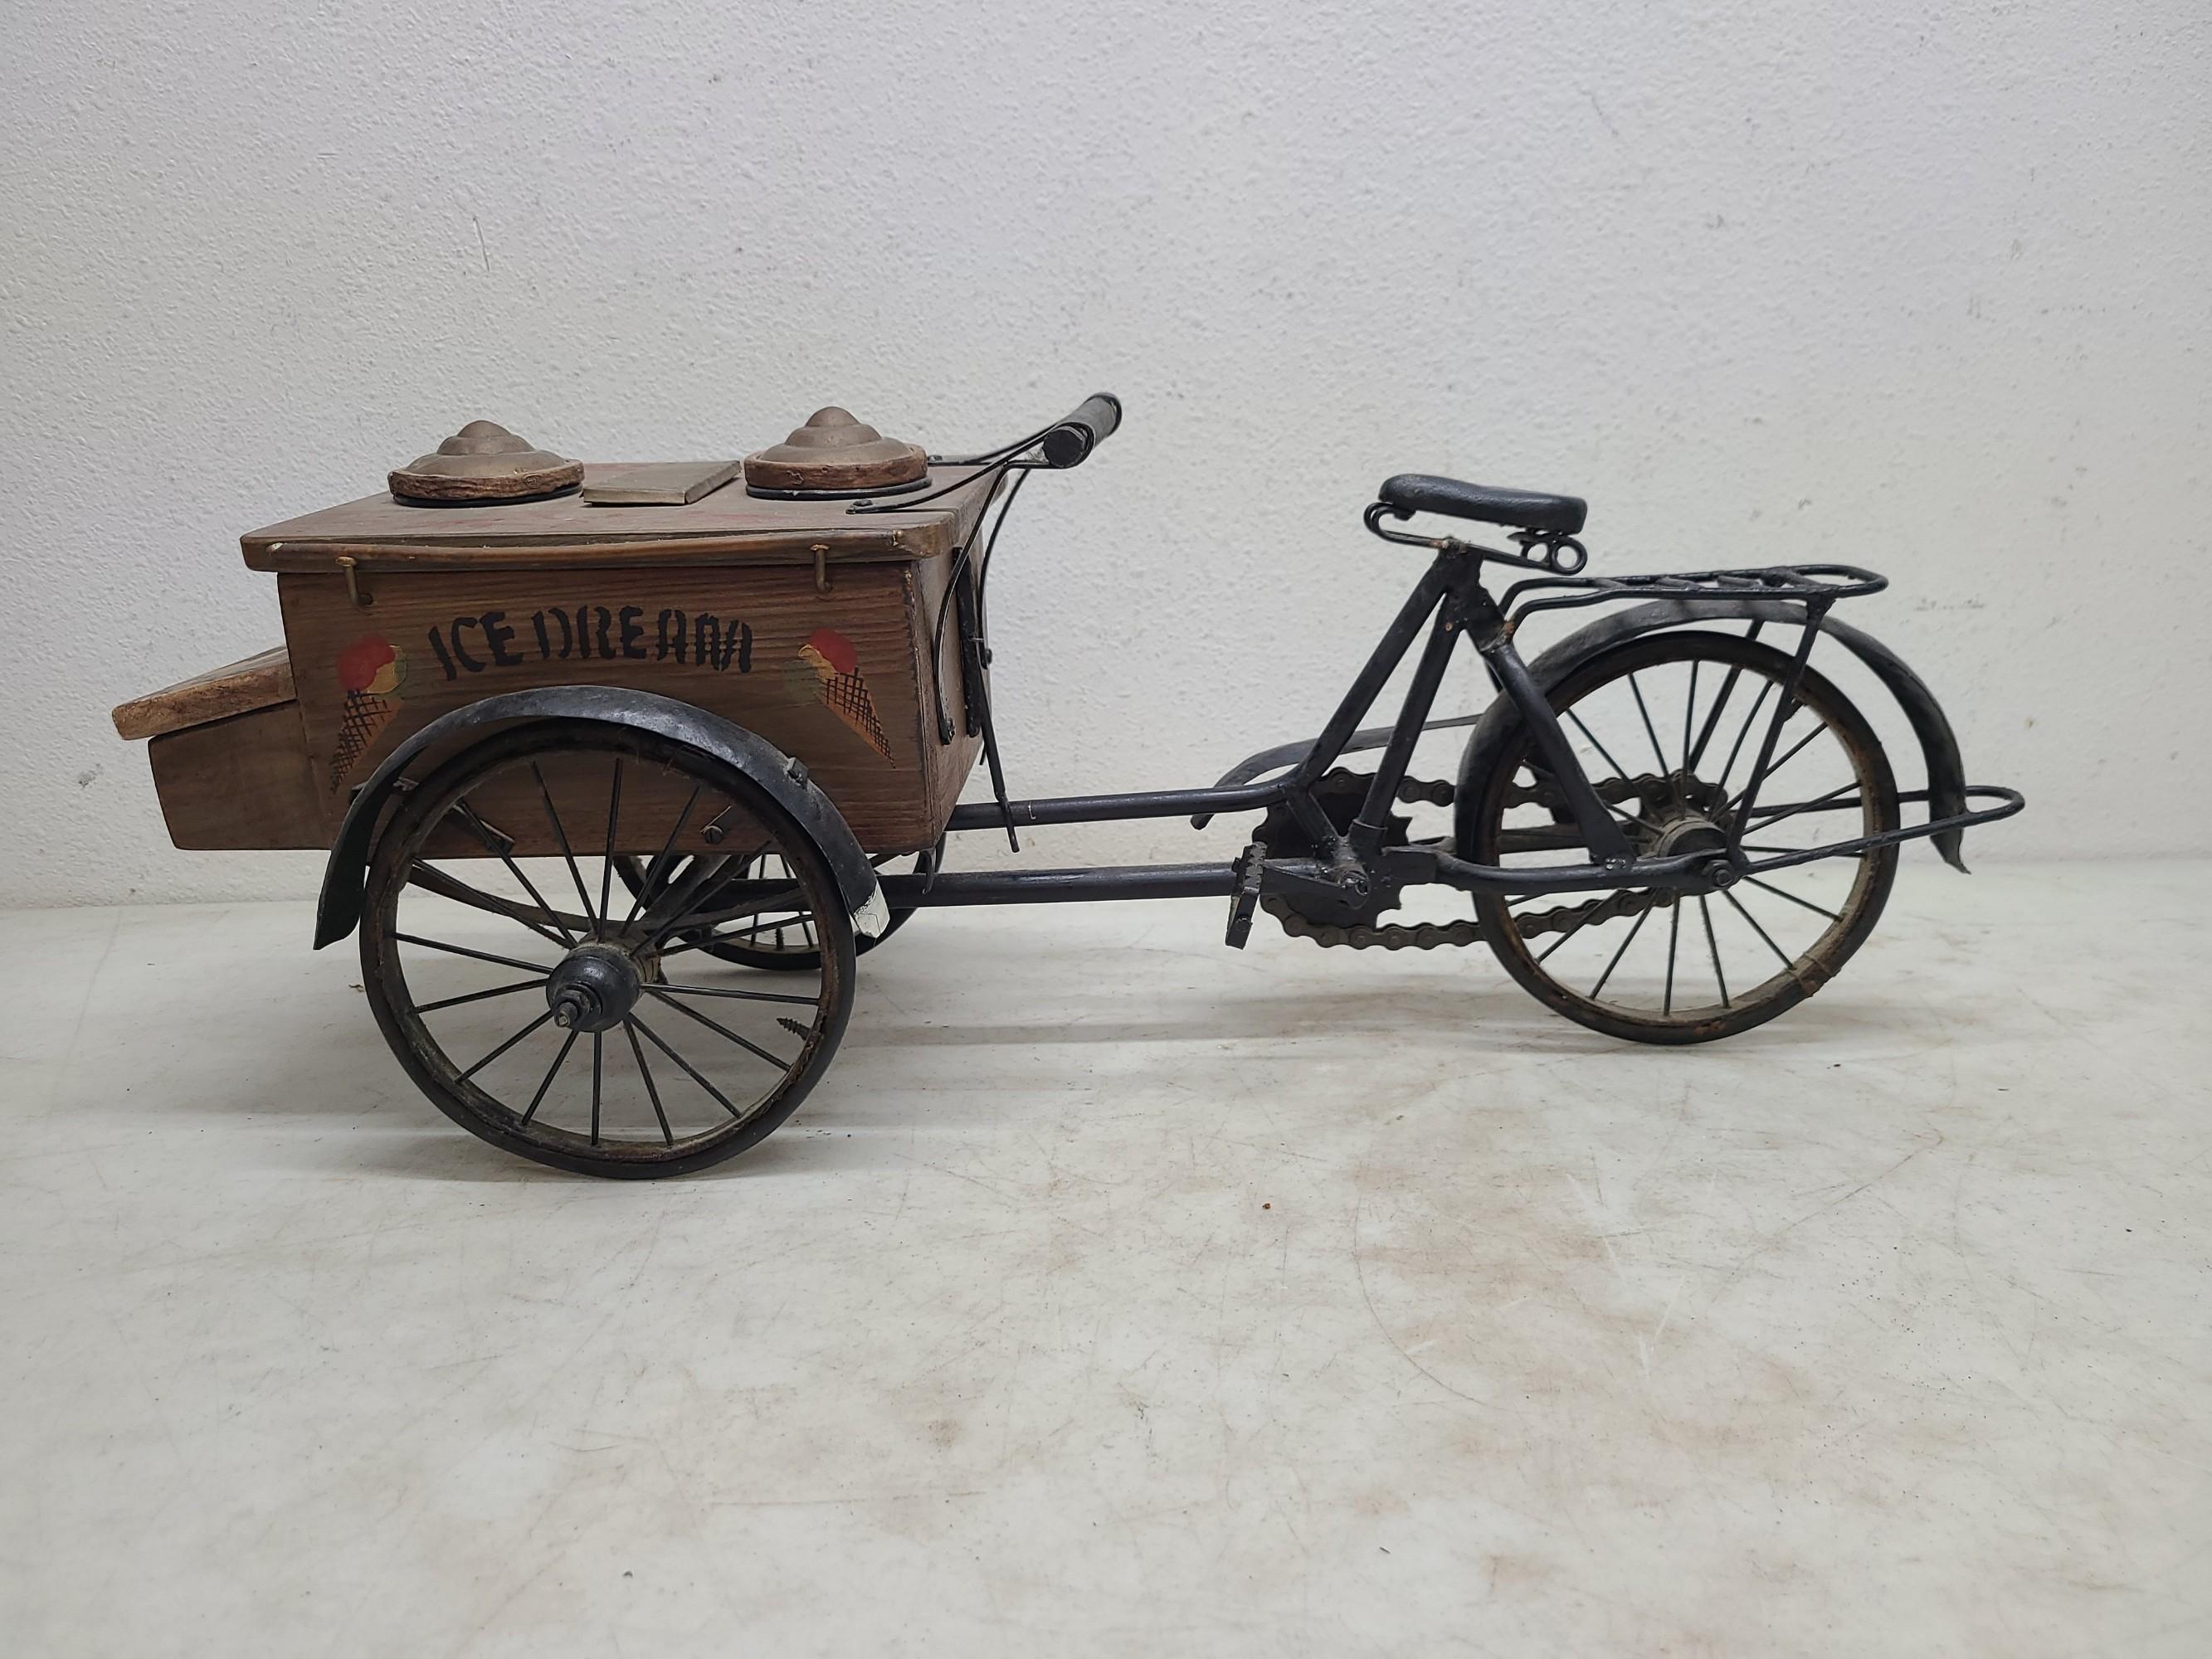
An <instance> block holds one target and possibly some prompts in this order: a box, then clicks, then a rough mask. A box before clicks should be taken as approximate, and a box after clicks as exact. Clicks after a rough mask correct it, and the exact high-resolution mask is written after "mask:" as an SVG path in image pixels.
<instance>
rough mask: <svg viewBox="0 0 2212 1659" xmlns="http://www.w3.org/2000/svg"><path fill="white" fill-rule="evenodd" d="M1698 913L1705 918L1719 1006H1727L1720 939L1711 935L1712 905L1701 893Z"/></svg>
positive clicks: (1706, 940)
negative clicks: (1719, 989)
mask: <svg viewBox="0 0 2212 1659" xmlns="http://www.w3.org/2000/svg"><path fill="white" fill-rule="evenodd" d="M1698 914H1699V915H1701V916H1703V917H1704V918H1705V949H1706V950H1708V951H1711V952H1712V957H1713V983H1714V984H1716V985H1717V986H1719V987H1721V1006H1722V1007H1723V1008H1725V1007H1727V1006H1729V994H1728V975H1725V974H1723V973H1722V972H1721V946H1720V941H1719V940H1718V939H1715V938H1714V937H1713V907H1712V906H1711V905H1710V904H1708V903H1706V902H1705V895H1704V894H1703V893H1700V894H1699V895H1698Z"/></svg>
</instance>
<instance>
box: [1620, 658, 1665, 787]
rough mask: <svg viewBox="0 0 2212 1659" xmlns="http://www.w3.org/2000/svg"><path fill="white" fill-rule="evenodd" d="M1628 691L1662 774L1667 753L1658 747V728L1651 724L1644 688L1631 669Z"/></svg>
mask: <svg viewBox="0 0 2212 1659" xmlns="http://www.w3.org/2000/svg"><path fill="white" fill-rule="evenodd" d="M1628 689H1629V690H1630V691H1631V692H1632V693H1633V694H1634V696H1635V698H1636V712H1637V713H1638V714H1641V715H1643V716H1644V733H1645V735H1647V736H1648V737H1650V739H1651V754H1652V757H1653V758H1654V759H1656V761H1657V762H1658V763H1659V770H1660V771H1661V773H1662V774H1664V773H1665V772H1666V771H1667V770H1668V766H1667V751H1666V750H1663V749H1662V748H1661V747H1660V746H1659V728H1658V727H1657V726H1654V725H1652V723H1651V710H1650V706H1649V705H1647V704H1646V703H1645V702H1644V688H1643V687H1642V686H1641V685H1639V684H1637V680H1636V671H1635V670H1634V669H1630V670H1629V671H1628Z"/></svg>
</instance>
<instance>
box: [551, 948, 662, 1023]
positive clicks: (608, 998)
mask: <svg viewBox="0 0 2212 1659" xmlns="http://www.w3.org/2000/svg"><path fill="white" fill-rule="evenodd" d="M645 982H646V975H645V974H644V973H643V972H642V971H641V969H640V968H639V965H638V962H637V959H636V958H635V957H633V956H631V955H630V953H629V951H625V950H623V949H622V948H621V947H619V946H617V945H606V944H602V943H600V942H599V941H598V940H592V941H591V942H588V943H586V944H583V945H577V946H576V947H575V949H574V950H572V951H569V952H568V955H567V956H566V957H563V958H562V961H561V963H560V965H559V966H558V967H556V968H555V969H554V970H553V972H552V975H551V976H550V977H549V978H548V979H547V980H546V981H545V1001H546V1004H547V1006H550V1008H551V1009H552V1010H553V1023H554V1024H556V1025H558V1026H560V1027H562V1029H563V1030H574V1031H605V1030H610V1029H611V1028H612V1027H614V1026H617V1025H619V1024H622V1023H623V1020H624V1019H626V1018H629V1011H630V1010H631V1009H633V1008H635V1006H637V1000H638V997H639V995H640V994H641V992H642V989H643V987H644V985H645Z"/></svg>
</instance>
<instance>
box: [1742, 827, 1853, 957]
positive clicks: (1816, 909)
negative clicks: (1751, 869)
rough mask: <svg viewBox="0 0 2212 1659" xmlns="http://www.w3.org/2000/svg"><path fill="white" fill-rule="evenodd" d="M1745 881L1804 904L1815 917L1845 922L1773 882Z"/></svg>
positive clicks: (1796, 902) (1831, 912)
mask: <svg viewBox="0 0 2212 1659" xmlns="http://www.w3.org/2000/svg"><path fill="white" fill-rule="evenodd" d="M1759 850H1760V851H1762V852H1763V851H1765V848H1760V849H1759ZM1744 879H1745V880H1746V881H1747V882H1749V883H1750V884H1752V885H1753V887H1756V888H1759V889H1760V890H1762V891H1765V892H1769V893H1771V894H1773V895H1774V896H1775V897H1777V898H1785V899H1788V900H1789V901H1790V902H1791V903H1792V904H1802V905H1803V906H1804V907H1805V908H1807V909H1808V910H1810V911H1811V912H1812V913H1813V914H1814V915H1817V916H1826V917H1827V919H1828V920H1829V921H1842V920H1843V917H1842V915H1839V914H1838V912H1836V911H1833V910H1831V909H1829V908H1827V907H1826V906H1825V905H1820V904H1815V903H1814V902H1813V901H1812V900H1810V899H1807V898H1799V897H1798V896H1797V895H1796V894H1795V893H1793V892H1791V891H1790V890H1789V889H1788V888H1786V887H1777V886H1776V885H1775V884H1773V883H1772V882H1769V881H1761V880H1760V879H1759V878H1758V877H1757V876H1746V877H1745V878H1744ZM1736 908H1737V909H1739V910H1741V909H1743V906H1742V905H1741V904H1738V905H1737V906H1736ZM1749 916H1750V913H1749V912H1748V911H1746V912H1745V917H1746V920H1749ZM1752 925H1753V927H1757V926H1758V924H1757V923H1756V922H1753V924H1752ZM1784 960H1787V958H1786V957H1785V958H1784Z"/></svg>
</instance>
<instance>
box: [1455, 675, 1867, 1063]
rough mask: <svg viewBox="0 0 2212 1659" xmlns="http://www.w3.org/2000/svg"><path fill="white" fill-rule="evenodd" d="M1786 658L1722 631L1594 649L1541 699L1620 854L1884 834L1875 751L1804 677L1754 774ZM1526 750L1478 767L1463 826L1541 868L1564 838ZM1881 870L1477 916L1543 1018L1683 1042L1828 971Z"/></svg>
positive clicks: (1850, 940) (1841, 703)
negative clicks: (1605, 816)
mask: <svg viewBox="0 0 2212 1659" xmlns="http://www.w3.org/2000/svg"><path fill="white" fill-rule="evenodd" d="M1789 666H1790V659H1789V658H1788V657H1787V656H1786V655H1784V653H1780V652H1778V651H1775V650H1773V649H1772V648H1771V647H1767V646H1764V645H1759V644H1757V643H1754V642H1753V641H1747V640H1745V639H1741V638H1738V637H1736V636H1734V635H1710V634H1679V635H1658V636H1656V637H1652V638H1648V639H1644V640H1640V641H1635V642H1634V643H1633V644H1632V645H1630V646H1627V647H1622V648H1620V650H1617V651H1614V652H1610V653H1606V655H1605V656H1603V657H1601V658H1600V659H1597V660H1596V661H1595V662H1593V663H1591V664H1589V665H1586V666H1585V667H1584V668H1583V670H1582V671H1578V672H1577V673H1576V674H1574V675H1571V676H1570V677H1569V678H1567V679H1566V680H1565V682H1564V683H1563V684H1561V685H1560V686H1559V689H1558V690H1556V691H1555V692H1554V693H1553V707H1554V708H1556V709H1558V710H1559V713H1560V717H1561V723H1562V726H1563V729H1564V730H1565V733H1566V735H1567V737H1568V738H1569V740H1570V742H1571V744H1573V746H1574V749H1575V751H1576V754H1577V758H1578V759H1579V760H1580V761H1581V762H1582V763H1583V767H1584V769H1585V770H1587V771H1588V773H1589V776H1590V779H1591V781H1592V783H1593V784H1594V785H1595V786H1596V787H1597V788H1598V790H1599V793H1600V795H1601V799H1605V800H1606V802H1607V807H1608V810H1609V811H1612V812H1613V814H1614V816H1615V817H1616V819H1617V820H1618V821H1619V822H1620V824H1621V827H1622V829H1623V830H1624V831H1625V833H1626V835H1627V836H1628V837H1629V840H1630V842H1631V845H1632V848H1634V850H1635V851H1636V853H1637V854H1638V856H1653V855H1664V854H1679V853H1686V852H1696V851H1704V850H1711V851H1715V852H1718V851H1722V850H1723V849H1725V848H1727V847H1728V846H1729V844H1730V842H1731V840H1732V839H1733V838H1734V836H1735V832H1736V831H1737V829H1738V827H1739V824H1741V826H1742V829H1743V844H1744V848H1745V851H1746V852H1747V854H1748V855H1749V856H1751V857H1752V858H1753V859H1754V860H1757V859H1760V858H1764V857H1769V856H1772V855H1774V854H1782V853H1789V852H1796V851H1800V850H1802V849H1804V848H1810V847H1814V846H1818V845H1821V844H1825V843H1827V842H1839V841H1846V840H1850V839H1851V838H1852V837H1853V836H1858V835H1862V834H1865V835H1871V834H1875V833H1878V832H1880V831H1881V830H1884V829H1891V828H1894V827H1895V824H1896V822H1897V805H1896V799H1895V787H1894V783H1893V780H1892V778H1891V775H1890V772H1889V768H1888V764H1887V761H1886V760H1885V759H1884V758H1883V757H1882V754H1881V746H1880V744H1879V743H1878V742H1877V741H1876V740H1875V737H1874V734H1873V732H1872V731H1871V730H1870V729H1869V727H1868V726H1867V725H1866V722H1865V720H1864V719H1863V717H1862V716H1861V715H1860V714H1858V713H1857V710H1856V709H1854V708H1852V707H1851V706H1850V703H1849V702H1848V701H1846V700H1845V699H1844V697H1843V696H1842V695H1841V694H1840V693H1839V692H1838V690H1836V689H1835V688H1834V687H1833V686H1832V685H1831V684H1829V683H1828V682H1827V681H1826V680H1825V679H1824V678H1821V677H1820V675H1818V674H1817V673H1814V672H1813V671H1809V670H1808V671H1807V672H1806V674H1805V676H1804V678H1803V679H1802V682H1801V683H1800V685H1799V689H1798V692H1797V695H1796V697H1795V698H1794V699H1793V706H1792V709H1791V712H1790V716H1789V719H1788V720H1786V721H1785V722H1784V726H1783V728H1782V731H1781V733H1780V735H1779V737H1778V740H1777V741H1776V743H1775V745H1774V748H1773V750H1772V753H1771V757H1770V759H1769V762H1768V764H1767V767H1766V769H1765V772H1764V773H1763V774H1762V773H1760V772H1759V770H1758V765H1759V757H1760V752H1761V747H1762V744H1763V741H1764V736H1765V730H1766V726H1767V724H1768V721H1769V720H1770V718H1771V714H1772V711H1773V708H1774V706H1775V703H1776V702H1777V699H1778V696H1779V694H1780V691H1781V688H1782V685H1783V684H1784V681H1785V679H1786V678H1787V675H1788V671H1789ZM1529 748H1530V746H1529V744H1528V739H1527V738H1526V735H1525V733H1523V734H1520V735H1517V736H1516V738H1514V739H1512V740H1511V741H1510V743H1509V744H1508V747H1507V750H1506V751H1505V752H1504V755H1502V756H1501V757H1500V762H1499V764H1498V768H1497V769H1496V771H1495V772H1494V773H1493V774H1492V777H1491V780H1490V782H1489V785H1488V787H1487V790H1486V796H1485V799H1484V800H1483V802H1482V805H1481V808H1480V817H1479V821H1478V822H1479V825H1480V829H1479V833H1478V837H1477V848H1476V853H1477V856H1478V857H1479V858H1480V860H1482V861H1483V862H1486V863H1498V864H1503V865H1504V866H1506V867H1508V868H1511V867H1514V866H1516V865H1523V864H1527V865H1538V864H1544V863H1559V862H1560V861H1562V853H1561V851H1560V850H1559V849H1560V848H1561V847H1563V846H1578V844H1579V843H1578V841H1577V838H1576V836H1575V835H1574V831H1573V829H1572V827H1571V823H1566V822H1565V820H1566V819H1567V817H1568V815H1567V813H1566V812H1565V810H1564V808H1563V805H1562V804H1561V798H1560V797H1559V794H1558V793H1557V791H1556V790H1555V789H1553V788H1552V787H1549V786H1550V780H1549V777H1548V775H1547V774H1546V773H1545V772H1544V771H1543V769H1541V767H1540V766H1537V765H1533V764H1531V763H1530V762H1531V755H1530V752H1529ZM1754 779H1755V780H1756V781H1757V789H1756V793H1755V794H1754V793H1753V791H1752V788H1751V786H1752V784H1753V781H1754ZM1747 806H1748V807H1749V809H1750V812H1751V817H1750V818H1749V819H1748V820H1746V819H1745V817H1744V813H1745V810H1746V808H1747ZM1565 856H1566V857H1570V858H1571V857H1574V856H1577V854H1573V853H1569V854H1565ZM1895 865H1896V851H1895V849H1894V848H1883V849H1880V850H1878V851H1874V852H1869V853H1866V854H1860V855H1859V856H1857V857H1855V858H1848V859H1842V858H1839V859H1832V860H1820V861H1817V862H1815V863H1812V864H1808V865H1803V866H1792V867H1790V868H1789V869H1785V870H1778V871H1775V872H1769V873H1765V874H1761V875H1759V876H1754V877H1747V878H1745V879H1744V880H1742V881H1741V882H1739V883H1738V884H1735V886H1733V887H1729V888H1723V889H1721V890H1717V891H1716V892H1713V893H1711V894H1696V895H1675V894H1672V893H1668V892H1666V891H1663V890H1648V889H1646V890H1625V891H1621V892H1616V893H1611V894H1604V895H1600V896H1595V897H1584V896H1546V897H1534V898H1525V899H1512V900H1498V899H1493V898H1485V899H1482V900H1479V901H1478V904H1477V908H1478V912H1479V914H1480V915H1481V917H1482V921H1483V927H1484V931H1485V933H1486V934H1487V935H1489V936H1490V937H1491V938H1492V940H1493V943H1494V945H1495V946H1496V947H1497V949H1498V955H1499V956H1500V957H1501V959H1502V960H1504V962H1505V963H1506V965H1507V967H1508V968H1509V969H1512V970H1513V971H1514V973H1515V975H1516V978H1519V979H1520V980H1521V981H1522V983H1523V984H1524V985H1527V986H1528V988H1529V989H1531V990H1533V991H1534V992H1536V993H1537V994H1538V995H1539V996H1540V997H1541V998H1542V999H1543V1000H1545V1001H1547V1003H1549V1004H1551V1005H1552V1006H1554V1007H1556V1008H1558V1009H1559V1010H1560V1011H1561V1012H1566V1013H1568V1014H1569V1015H1571V1017H1573V1018H1577V1019H1581V1020H1583V1022H1584V1023H1585V1024H1593V1025H1595V1026H1597V1027H1599V1028H1600V1029H1602V1030H1615V1031H1618V1032H1620V1033H1621V1034H1623V1035H1632V1036H1650V1037H1654V1038H1656V1039H1657V1040H1662V1041H1670V1040H1671V1041H1694V1040H1697V1039H1698V1038H1699V1037H1702V1036H1724V1035H1728V1034H1729V1033H1730V1032H1732V1031H1735V1030H1742V1029H1745V1028H1746V1027H1747V1026H1749V1025H1753V1024H1759V1022H1760V1021H1761V1020H1763V1019H1765V1018H1771V1017H1772V1016H1773V1015H1774V1014H1776V1013H1778V1012H1781V1011H1782V1010H1783V1009H1784V1008H1786V1007H1788V1006H1791V1005H1792V1004H1794V1003H1796V1002H1797V1001H1799V1000H1802V998H1803V997H1804V996H1806V995H1807V994H1809V993H1811V992H1812V991H1814V990H1817V989H1818V988H1819V987H1820V985H1822V984H1824V983H1826V981H1827V980H1828V979H1829V978H1831V977H1832V976H1833V975H1834V974H1835V973H1836V971H1838V969H1840V967H1841V966H1842V963H1843V962H1844V960H1845V959H1846V958H1847V957H1849V956H1850V954H1851V953H1852V951H1855V950H1856V949H1857V946H1858V945H1859V944H1861V943H1862V942H1863V940H1864V939H1865V937H1866V935H1867V934H1868V933H1869V932H1870V931H1871V929H1872V927H1873V924H1874V921H1875V919H1876V917H1877V916H1878V915H1879V914H1880V911H1881V904H1882V902H1883V900H1884V899H1885V898H1886V896H1887V891H1888V886H1889V882H1890V878H1891V876H1892V874H1893V872H1894V869H1895Z"/></svg>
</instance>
